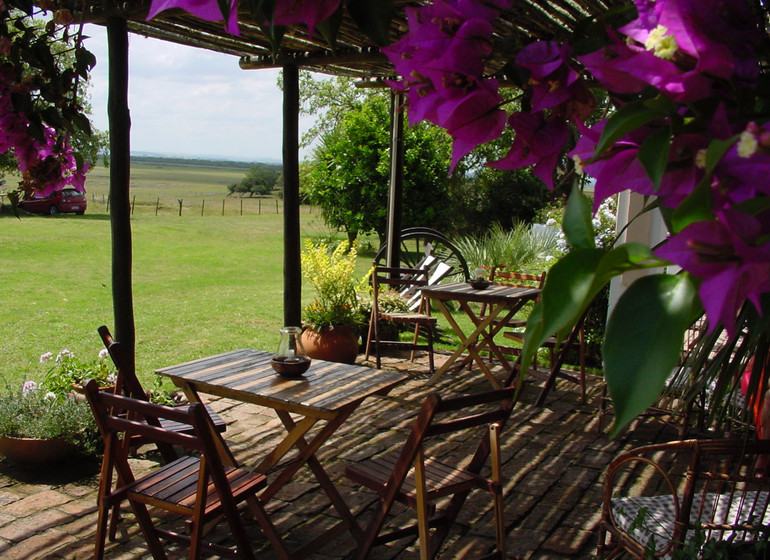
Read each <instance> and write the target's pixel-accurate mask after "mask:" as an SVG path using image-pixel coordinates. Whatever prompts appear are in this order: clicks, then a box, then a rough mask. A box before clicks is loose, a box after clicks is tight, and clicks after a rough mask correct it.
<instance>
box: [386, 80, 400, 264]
mask: <svg viewBox="0 0 770 560" xmlns="http://www.w3.org/2000/svg"><path fill="white" fill-rule="evenodd" d="M403 104H404V96H403V94H401V93H395V92H393V91H391V93H390V188H389V189H388V222H387V226H386V232H385V233H386V243H387V244H388V251H387V255H386V262H387V266H399V263H400V262H401V213H402V212H403V198H404V111H403V110H402V109H401V107H402V106H403Z"/></svg>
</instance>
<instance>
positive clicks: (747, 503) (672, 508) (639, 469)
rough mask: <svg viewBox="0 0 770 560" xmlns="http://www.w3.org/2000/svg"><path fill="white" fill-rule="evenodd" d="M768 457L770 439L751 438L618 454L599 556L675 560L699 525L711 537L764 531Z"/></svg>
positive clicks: (769, 516)
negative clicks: (625, 555) (672, 559)
mask: <svg viewBox="0 0 770 560" xmlns="http://www.w3.org/2000/svg"><path fill="white" fill-rule="evenodd" d="M768 460H770V441H768V440H758V441H757V440H754V441H752V440H751V439H749V438H746V439H743V438H734V439H702V440H695V439H692V440H682V441H672V442H668V443H662V444H656V445H647V446H643V447H639V448H636V449H632V450H630V451H627V452H625V453H622V454H620V455H618V457H616V458H615V459H614V460H613V461H612V462H611V463H610V465H609V466H608V467H607V474H606V477H605V487H604V501H603V504H602V517H601V522H600V525H599V541H598V548H597V553H598V556H599V558H606V557H609V558H617V557H620V556H621V555H623V554H627V555H629V556H631V557H633V558H638V559H642V558H644V559H646V558H656V559H670V558H673V557H676V554H677V552H678V551H681V550H682V549H683V548H685V547H687V546H688V544H691V542H690V541H691V539H692V538H693V537H694V536H695V534H696V531H702V533H703V535H702V536H703V537H705V539H706V540H709V539H714V540H720V541H723V540H731V541H734V542H736V543H739V542H743V541H748V542H751V541H754V540H756V539H759V538H761V534H762V533H763V532H764V531H766V527H767V526H768V525H770V498H769V496H770V478H768V476H767V473H768V468H767V465H768ZM765 534H766V533H765ZM687 557H689V556H687ZM693 557H695V556H693ZM725 557H727V556H725ZM736 558H737V556H736Z"/></svg>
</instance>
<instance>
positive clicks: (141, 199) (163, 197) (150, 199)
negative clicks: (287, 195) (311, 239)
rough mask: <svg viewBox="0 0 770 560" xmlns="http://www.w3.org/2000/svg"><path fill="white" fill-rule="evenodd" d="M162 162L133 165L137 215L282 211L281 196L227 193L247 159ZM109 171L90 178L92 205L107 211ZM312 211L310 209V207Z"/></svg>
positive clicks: (243, 171) (245, 167) (98, 169)
mask: <svg viewBox="0 0 770 560" xmlns="http://www.w3.org/2000/svg"><path fill="white" fill-rule="evenodd" d="M172 162H173V163H163V162H161V161H134V162H132V164H131V197H132V202H133V208H134V214H135V215H138V214H152V215H155V213H156V212H157V213H158V215H177V216H178V215H179V206H180V203H179V201H180V200H181V201H182V203H181V206H182V215H198V216H200V215H201V214H203V215H204V216H208V215H211V216H221V215H223V213H224V215H225V216H233V215H249V214H269V213H272V214H276V213H281V212H282V210H283V202H282V201H281V200H280V199H279V198H278V197H269V198H257V197H252V198H250V197H244V198H240V197H237V196H233V197H229V196H227V192H228V191H227V186H228V185H231V184H233V183H238V182H240V181H241V179H243V178H244V177H245V176H246V173H247V172H248V171H249V169H250V165H249V164H247V163H244V164H242V166H240V167H238V166H237V165H233V164H228V165H225V164H221V165H217V163H216V162H211V164H210V165H201V164H184V163H180V160H172ZM109 177H110V170H109V169H108V168H105V167H103V166H98V167H96V168H95V169H93V170H92V171H91V172H90V173H89V174H88V178H87V180H86V191H87V195H88V203H89V205H90V206H91V208H92V209H93V210H96V211H106V209H107V202H108V200H107V198H108V194H109ZM304 210H305V211H307V212H309V211H310V209H309V208H306V209H304Z"/></svg>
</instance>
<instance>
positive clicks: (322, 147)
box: [304, 94, 450, 241]
mask: <svg viewBox="0 0 770 560" xmlns="http://www.w3.org/2000/svg"><path fill="white" fill-rule="evenodd" d="M354 105H358V102H355V103H354ZM389 107H390V104H389V102H388V97H387V96H386V95H381V94H380V95H371V94H369V95H365V96H364V97H363V99H362V100H361V101H360V106H359V107H353V108H351V109H349V110H348V111H347V112H346V113H344V114H342V115H338V116H337V117H335V118H336V119H337V123H336V125H335V126H334V128H333V129H332V130H330V131H326V132H324V133H323V134H322V135H321V136H320V138H319V145H318V147H317V148H316V150H315V151H314V153H313V158H312V160H311V166H312V168H311V170H310V172H309V173H308V184H307V185H306V186H305V187H304V188H305V192H306V194H307V197H308V199H309V200H310V201H311V202H312V203H313V204H318V205H320V206H321V208H322V211H323V216H324V219H325V221H326V223H327V224H329V225H330V226H332V227H335V228H340V229H343V230H344V231H346V232H347V234H348V238H349V239H350V240H351V241H353V240H355V239H356V237H357V236H358V235H359V234H361V233H370V232H376V233H377V234H378V235H379V237H380V241H383V240H384V236H385V229H386V218H387V200H388V185H389V177H390V150H389V147H390V113H389ZM404 146H405V155H404V211H403V226H404V227H408V226H416V225H420V226H426V227H434V228H437V229H442V230H443V229H446V225H447V222H448V220H449V214H450V204H449V195H448V190H447V182H448V180H447V170H448V162H449V139H448V137H447V136H446V134H445V133H444V132H443V131H441V130H439V129H437V128H436V127H433V126H430V125H426V124H420V125H418V126H415V127H413V128H409V129H406V131H405V135H404Z"/></svg>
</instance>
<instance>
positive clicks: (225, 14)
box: [217, 0, 230, 21]
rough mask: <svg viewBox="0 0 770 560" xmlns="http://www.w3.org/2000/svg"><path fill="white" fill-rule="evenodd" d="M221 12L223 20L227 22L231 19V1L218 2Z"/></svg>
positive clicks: (221, 0)
mask: <svg viewBox="0 0 770 560" xmlns="http://www.w3.org/2000/svg"><path fill="white" fill-rule="evenodd" d="M217 5H218V6H219V11H220V12H222V19H224V20H225V21H227V20H229V19H230V0H217Z"/></svg>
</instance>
